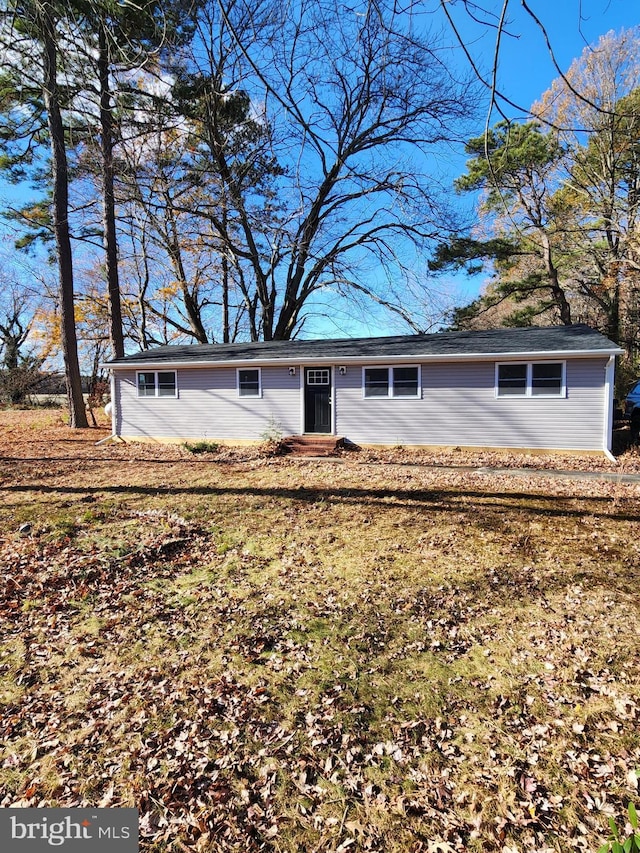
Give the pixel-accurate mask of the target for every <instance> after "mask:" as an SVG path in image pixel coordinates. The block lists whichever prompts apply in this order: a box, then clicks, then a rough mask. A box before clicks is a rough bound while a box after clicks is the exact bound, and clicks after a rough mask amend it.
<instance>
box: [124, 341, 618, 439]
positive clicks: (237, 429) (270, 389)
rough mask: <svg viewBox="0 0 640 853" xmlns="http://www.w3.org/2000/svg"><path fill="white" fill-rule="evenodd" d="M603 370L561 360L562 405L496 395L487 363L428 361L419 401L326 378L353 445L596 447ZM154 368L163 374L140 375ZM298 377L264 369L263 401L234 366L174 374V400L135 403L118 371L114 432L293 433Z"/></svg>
mask: <svg viewBox="0 0 640 853" xmlns="http://www.w3.org/2000/svg"><path fill="white" fill-rule="evenodd" d="M525 358H526V357H523V360H525ZM528 360H529V361H536V359H535V357H532V358H529V359H528ZM538 360H540V359H538ZM554 360H556V361H557V360H560V359H554ZM606 363H607V358H606V357H602V356H594V357H593V358H578V359H567V360H566V388H567V395H566V398H552V397H549V398H544V397H534V398H522V397H501V398H498V397H496V393H495V362H494V361H486V362H482V361H479V362H447V363H444V362H443V363H436V362H425V363H422V364H421V365H420V367H421V396H420V398H419V399H409V398H390V399H387V398H364V396H363V390H362V365H357V364H354V363H350V364H349V365H348V367H347V371H346V374H344V375H341V374H340V373H339V371H338V370H337V369H336V370H334V371H333V381H334V402H333V405H334V419H335V433H336V434H337V435H339V436H344V437H346V438H348V439H349V440H351V441H353V442H354V443H356V444H386V445H398V444H399V445H441V446H460V447H514V448H532V449H558V450H560V449H563V450H602V449H603V429H604V426H603V424H604V405H605V399H604V398H605V392H604V382H605V367H606ZM338 364H339V363H338ZM407 364H411V365H415V364H416V361H411V362H409V361H407ZM256 366H257V365H256ZM308 366H313V364H312V363H311V362H309V364H308ZM158 368H159V369H161V370H162V369H166V368H163V367H162V366H161V365H157V366H156V365H153V366H152V365H151V364H149V366H148V367H146V368H145V369H146V370H152V369H158ZM302 376H303V370H302V368H301V366H298V368H297V369H296V372H295V374H294V375H291V374H290V373H289V368H288V367H286V366H271V367H263V368H262V376H261V379H262V396H261V397H239V396H238V392H237V382H236V368H235V366H230V367H219V368H207V367H202V368H180V369H178V370H177V389H178V396H177V398H175V399H174V398H139V397H138V396H137V391H136V370H134V369H128V370H117V371H116V381H115V390H116V400H115V403H116V432H117V434H118V435H121V436H123V437H124V438H144V437H148V438H159V439H162V438H166V439H189V438H203V439H211V440H215V439H221V440H229V441H233V440H254V441H256V440H260V439H261V438H264V435H265V433H266V432H267V431H268V430H270V429H271V428H272V427H275V428H276V429H277V430H279V431H280V433H281V434H282V435H295V434H298V433H300V432H302V430H303V424H302V412H303V389H302V387H301V377H302Z"/></svg>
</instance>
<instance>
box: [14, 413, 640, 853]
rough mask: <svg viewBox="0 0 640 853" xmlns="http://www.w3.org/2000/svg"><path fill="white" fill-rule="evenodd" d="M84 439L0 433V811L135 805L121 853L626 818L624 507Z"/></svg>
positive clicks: (631, 704) (632, 708)
mask: <svg viewBox="0 0 640 853" xmlns="http://www.w3.org/2000/svg"><path fill="white" fill-rule="evenodd" d="M107 434H108V431H107V430H106V429H93V430H88V431H81V432H79V433H78V432H73V431H71V430H69V429H67V428H66V427H65V426H63V424H62V421H61V416H60V414H59V413H58V412H47V413H44V414H42V413H40V414H34V413H28V412H3V413H0V494H1V503H0V523H1V527H0V529H1V531H2V533H1V534H0V567H1V569H0V570H1V572H2V582H1V585H0V703H1V708H0V744H1V746H0V806H5V807H6V806H11V805H20V806H69V805H70V806H73V805H93V806H135V807H137V808H138V809H139V812H140V826H141V850H142V851H144V853H151V851H185V850H189V851H192V850H193V851H212V852H213V851H258V850H270V851H292V853H293V851H309V853H312V851H318V853H322V851H335V853H338V851H360V850H362V851H367V850H372V851H385V853H393V851H403V852H404V851H416V853H417V851H440V853H447V851H501V853H514V851H566V850H584V851H596V850H597V847H598V845H599V844H600V843H602V841H603V840H604V838H605V837H606V834H607V832H608V823H607V822H608V818H609V816H611V815H613V816H615V817H616V819H618V820H619V821H620V822H621V823H624V815H625V813H626V808H627V804H628V803H629V801H630V800H632V801H634V800H635V801H636V802H637V801H638V778H637V775H636V770H640V667H639V663H640V629H639V626H640V619H639V618H638V617H639V599H638V566H639V564H640V538H639V536H638V517H639V514H640V486H638V485H623V484H617V483H611V482H599V481H591V480H590V481H581V480H577V479H576V480H569V479H562V480H561V479H554V478H553V476H552V475H551V474H549V472H547V473H544V474H540V475H536V474H535V473H534V472H532V473H531V475H530V476H526V477H517V478H516V477H512V476H510V475H509V474H500V475H498V474H487V473H482V472H475V471H472V470H466V469H460V470H450V469H446V470H444V469H440V470H438V469H437V468H433V467H430V466H428V465H425V464H422V463H423V462H424V461H425V460H424V458H423V457H419V458H416V459H414V460H413V461H417V462H418V464H388V463H387V464H386V463H385V461H384V457H383V456H378V457H376V458H373V457H371V456H364V457H362V456H359V455H358V454H352V455H350V456H349V457H347V458H345V459H343V460H340V461H338V462H335V461H308V460H293V459H286V458H285V459H280V458H268V457H263V456H261V455H260V454H258V453H248V452H245V453H244V455H242V454H241V453H236V454H234V453H224V452H223V453H221V454H220V455H219V456H215V455H212V454H202V455H198V456H193V455H192V454H190V453H188V451H186V450H185V449H184V448H180V447H149V446H140V445H138V446H135V445H130V446H109V445H107V446H102V447H96V446H95V441H96V440H97V439H98V438H101V437H102V436H104V435H107ZM464 458H466V457H464ZM404 461H405V462H408V461H409V462H410V461H412V460H411V457H409V456H406V458H404ZM467 461H468V460H467Z"/></svg>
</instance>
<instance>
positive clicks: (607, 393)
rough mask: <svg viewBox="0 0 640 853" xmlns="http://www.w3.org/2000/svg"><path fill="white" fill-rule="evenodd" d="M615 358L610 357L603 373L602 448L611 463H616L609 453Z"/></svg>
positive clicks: (611, 431) (611, 430)
mask: <svg viewBox="0 0 640 853" xmlns="http://www.w3.org/2000/svg"><path fill="white" fill-rule="evenodd" d="M615 368H616V357H615V355H610V356H609V360H608V361H607V366H606V367H605V371H604V435H603V437H602V439H603V442H602V444H603V446H602V449H603V450H604V455H605V456H606V457H607V459H609V460H610V461H611V462H616V463H617V462H618V460H617V459H616V457H615V456H614V455H613V453H612V452H611V437H612V433H613V383H614V379H615Z"/></svg>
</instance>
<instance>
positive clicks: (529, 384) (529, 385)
mask: <svg viewBox="0 0 640 853" xmlns="http://www.w3.org/2000/svg"><path fill="white" fill-rule="evenodd" d="M522 364H524V365H526V368H527V380H526V386H525V392H524V394H501V393H500V385H499V375H500V368H501V367H504V366H511V367H515V366H516V365H522ZM534 364H559V365H560V366H561V367H562V379H561V382H562V386H561V388H560V393H559V394H534V393H533V365H534ZM494 393H495V397H496V399H498V400H563V399H565V398H566V396H567V362H566V361H563V360H562V359H559V358H550V359H534V360H533V361H497V362H496V369H495V383H494Z"/></svg>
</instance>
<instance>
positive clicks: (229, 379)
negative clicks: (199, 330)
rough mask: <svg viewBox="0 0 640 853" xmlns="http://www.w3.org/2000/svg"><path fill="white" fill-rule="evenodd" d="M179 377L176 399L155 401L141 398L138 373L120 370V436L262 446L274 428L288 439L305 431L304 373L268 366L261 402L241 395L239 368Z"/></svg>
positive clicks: (185, 372)
mask: <svg viewBox="0 0 640 853" xmlns="http://www.w3.org/2000/svg"><path fill="white" fill-rule="evenodd" d="M145 369H148V370H151V369H152V367H151V366H149V368H145ZM160 369H163V368H162V367H160ZM176 373H177V389H178V396H177V397H176V398H172V397H171V398H169V397H160V398H155V397H152V398H150V397H138V396H137V389H136V371H135V370H127V371H117V373H116V412H117V418H116V432H117V434H118V435H121V436H122V437H123V438H165V439H177V438H190V439H191V438H202V439H222V440H225V439H226V440H231V441H232V440H234V439H240V440H253V441H257V440H260V439H261V438H263V437H264V435H265V433H266V432H267V431H269V430H270V429H271V427H272V426H275V427H276V428H277V429H279V430H280V431H281V432H282V434H283V435H290V434H295V433H299V432H300V418H301V403H300V374H299V371H296V374H295V375H294V376H291V375H290V374H289V371H288V369H287V368H286V367H263V368H262V396H261V397H239V396H238V390H237V380H236V375H237V374H236V368H235V367H228V368H227V367H223V368H215V369H212V368H209V369H207V368H195V369H194V368H181V369H178V370H177V371H176Z"/></svg>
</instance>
